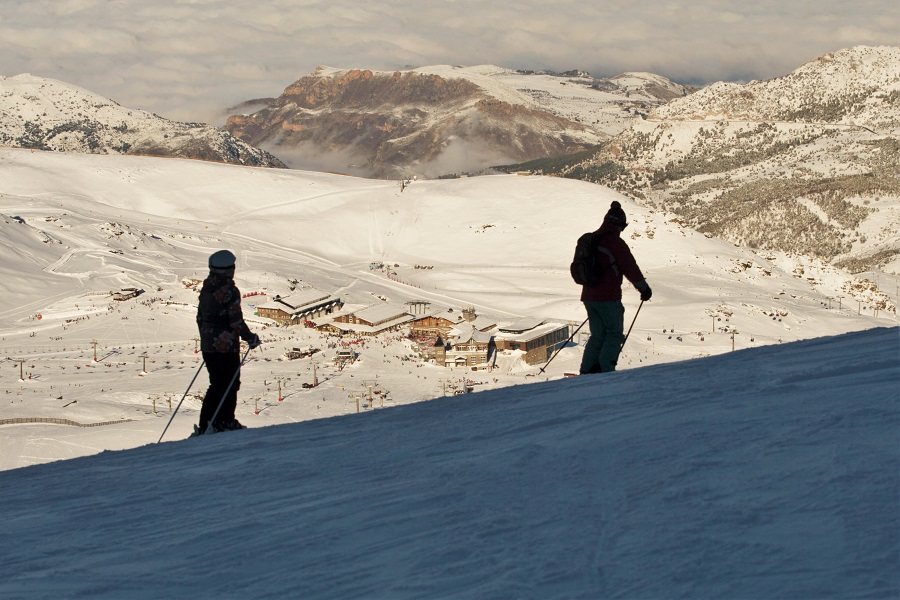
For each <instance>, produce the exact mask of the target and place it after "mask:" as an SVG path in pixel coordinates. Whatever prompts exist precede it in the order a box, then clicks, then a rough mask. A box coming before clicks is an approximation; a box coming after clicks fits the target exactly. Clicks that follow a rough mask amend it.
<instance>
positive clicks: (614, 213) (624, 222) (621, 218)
mask: <svg viewBox="0 0 900 600" xmlns="http://www.w3.org/2000/svg"><path fill="white" fill-rule="evenodd" d="M603 220H604V221H609V222H610V223H612V224H613V225H618V226H619V227H620V228H622V229H625V228H626V227H627V226H628V219H627V218H625V211H624V210H622V205H621V204H619V203H618V202H617V201H615V200H613V202H612V204H610V205H609V211H608V212H607V213H606V216H605V217H604V218H603Z"/></svg>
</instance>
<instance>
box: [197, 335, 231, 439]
mask: <svg viewBox="0 0 900 600" xmlns="http://www.w3.org/2000/svg"><path fill="white" fill-rule="evenodd" d="M203 360H204V361H206V371H207V373H209V389H207V390H206V397H205V398H203V406H202V407H201V408H200V431H206V426H207V425H208V424H209V421H210V420H211V419H212V418H213V415H214V414H215V412H216V408H218V407H219V402H221V403H222V408H221V409H220V410H219V414H218V415H217V416H216V423H230V422H232V421H234V409H235V408H236V407H237V392H238V390H239V389H240V387H241V375H240V373H241V355H240V354H238V353H237V352H204V353H203ZM235 374H237V376H236V377H235ZM232 377H234V383H233V384H232V385H231V389H228V384H229V383H231V378H232ZM226 391H227V394H226ZM223 397H224V398H225V399H224V400H222V398H223Z"/></svg>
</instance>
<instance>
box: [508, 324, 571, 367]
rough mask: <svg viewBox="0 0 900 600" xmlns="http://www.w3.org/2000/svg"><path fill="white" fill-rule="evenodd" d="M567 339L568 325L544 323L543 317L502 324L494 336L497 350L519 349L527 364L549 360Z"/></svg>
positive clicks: (536, 363)
mask: <svg viewBox="0 0 900 600" xmlns="http://www.w3.org/2000/svg"><path fill="white" fill-rule="evenodd" d="M568 339H569V326H568V324H563V323H546V322H544V321H543V319H522V320H520V321H517V322H515V323H513V324H511V325H506V326H503V327H501V328H500V329H499V331H498V332H497V333H496V334H495V336H494V344H495V345H496V346H497V350H498V351H503V350H511V351H513V350H520V351H522V352H524V353H525V354H524V356H523V359H524V360H525V362H526V363H528V364H529V365H538V364H541V363H545V362H547V361H548V360H550V357H551V356H552V355H553V352H554V351H556V349H557V348H559V347H561V346H562V345H563V344H565V343H566V340H568Z"/></svg>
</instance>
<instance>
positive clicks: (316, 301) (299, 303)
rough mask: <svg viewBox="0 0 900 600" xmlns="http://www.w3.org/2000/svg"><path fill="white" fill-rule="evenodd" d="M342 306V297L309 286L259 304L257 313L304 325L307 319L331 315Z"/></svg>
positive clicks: (275, 319) (286, 322)
mask: <svg viewBox="0 0 900 600" xmlns="http://www.w3.org/2000/svg"><path fill="white" fill-rule="evenodd" d="M341 306H343V303H342V302H341V300H340V298H336V297H334V296H332V295H330V294H327V293H325V292H323V291H321V290H317V289H315V288H308V289H305V290H298V291H296V292H294V293H293V294H291V295H290V296H275V298H274V299H273V300H272V301H270V302H266V303H265V304H260V305H259V306H257V307H256V314H257V315H258V316H260V317H266V318H269V319H272V320H273V321H275V322H277V323H279V324H281V325H302V324H304V323H305V322H306V321H311V320H313V319H317V318H321V317H323V316H325V315H330V314H331V313H333V312H335V311H337V310H339V309H340V308H341Z"/></svg>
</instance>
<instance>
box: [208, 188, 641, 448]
mask: <svg viewBox="0 0 900 600" xmlns="http://www.w3.org/2000/svg"><path fill="white" fill-rule="evenodd" d="M627 226H628V219H627V218H626V216H625V211H624V210H622V206H621V205H620V204H619V203H618V202H613V203H612V204H611V205H610V208H609V211H608V212H607V213H606V215H605V217H604V219H603V223H602V224H601V225H600V228H599V229H597V231H596V232H594V233H595V234H596V236H597V239H598V240H599V244H600V246H601V247H602V248H600V249H602V250H603V252H604V253H606V254H607V255H608V256H609V257H610V259H609V262H610V265H609V266H610V268H607V269H605V270H604V271H603V274H602V277H600V279H599V281H596V282H594V283H592V284H590V285H583V286H582V290H581V301H582V302H583V303H584V306H585V310H586V311H587V315H588V318H587V321H588V323H589V325H590V338H589V339H588V341H587V344H586V345H585V348H584V354H583V356H582V360H581V368H580V373H581V374H582V375H586V374H591V373H605V372H610V371H614V370H615V368H616V362H617V360H618V357H619V352H620V351H621V349H622V343H623V341H624V338H625V336H624V315H625V308H624V306H623V305H622V281H623V278H627V279H628V281H630V282H631V284H632V285H634V287H635V288H636V289H637V290H638V291H639V292H640V294H641V301H647V300H650V296H651V295H652V291H651V290H650V286H649V285H648V284H647V281H646V279H644V275H643V274H642V273H641V270H640V268H639V267H638V265H637V262H636V261H635V259H634V256H633V255H632V254H631V250H630V249H629V247H628V244H626V243H625V241H624V240H623V239H622V237H621V233H622V231H624V230H625V228H626V227H627ZM235 263H236V257H235V255H234V254H232V253H231V252H230V251H228V250H219V251H218V252H215V253H213V254H212V255H210V257H209V275H208V276H207V277H206V279H205V280H204V281H203V286H202V288H201V289H200V300H199V304H198V308H197V327H198V329H199V331H200V350H201V352H202V353H203V360H204V363H205V365H206V370H207V372H208V374H209V388H208V389H207V391H206V396H205V397H204V399H203V405H202V406H201V408H200V422H199V423H198V425H197V426H196V428H195V434H202V433H206V432H207V431H208V430H211V431H214V432H216V431H231V430H235V429H244V428H245V427H244V425H242V424H241V423H240V422H238V420H237V419H235V417H234V411H235V408H236V407H237V392H238V390H239V389H240V387H241V377H240V370H241V363H242V360H241V356H240V341H241V340H244V341H245V342H247V343H248V344H249V346H250V349H251V350H252V349H254V348H256V347H258V346H259V345H260V339H259V336H258V335H257V334H255V333H253V332H251V331H250V328H249V327H248V326H247V323H246V322H245V321H244V316H243V313H242V311H241V292H240V290H238V288H237V286H236V285H235V283H234V272H235ZM360 341H361V342H362V343H365V341H362V340H360ZM248 352H249V350H248Z"/></svg>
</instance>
